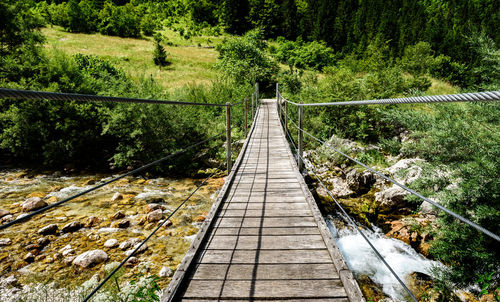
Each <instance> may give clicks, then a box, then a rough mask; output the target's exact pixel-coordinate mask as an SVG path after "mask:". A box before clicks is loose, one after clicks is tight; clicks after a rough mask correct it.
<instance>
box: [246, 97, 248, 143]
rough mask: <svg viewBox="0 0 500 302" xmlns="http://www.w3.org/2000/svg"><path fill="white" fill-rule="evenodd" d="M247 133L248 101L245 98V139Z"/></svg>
mask: <svg viewBox="0 0 500 302" xmlns="http://www.w3.org/2000/svg"><path fill="white" fill-rule="evenodd" d="M247 133H248V99H247V98H245V138H246V137H247Z"/></svg>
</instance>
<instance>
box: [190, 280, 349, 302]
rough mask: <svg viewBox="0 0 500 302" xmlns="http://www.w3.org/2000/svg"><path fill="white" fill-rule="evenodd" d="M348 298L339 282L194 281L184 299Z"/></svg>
mask: <svg viewBox="0 0 500 302" xmlns="http://www.w3.org/2000/svg"><path fill="white" fill-rule="evenodd" d="M248 297H252V298H255V299H268V298H275V299H276V298H279V299H284V298H336V297H346V292H345V290H344V288H343V287H342V282H340V281H339V280H272V281H260V280H255V281H231V280H229V281H204V280H191V281H190V282H189V286H188V288H187V290H186V292H185V293H184V298H211V299H220V298H225V299H239V298H248Z"/></svg>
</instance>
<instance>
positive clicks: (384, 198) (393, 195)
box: [375, 185, 408, 212]
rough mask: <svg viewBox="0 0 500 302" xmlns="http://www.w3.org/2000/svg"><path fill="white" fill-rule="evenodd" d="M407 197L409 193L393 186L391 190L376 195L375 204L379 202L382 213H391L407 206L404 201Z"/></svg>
mask: <svg viewBox="0 0 500 302" xmlns="http://www.w3.org/2000/svg"><path fill="white" fill-rule="evenodd" d="M406 195H408V192H407V191H405V190H404V189H402V188H400V187H399V186H396V185H393V186H392V187H390V188H389V189H386V190H384V191H381V192H377V193H375V202H377V204H378V208H379V210H380V211H381V212H390V211H392V210H394V209H400V208H403V207H405V206H406V205H407V204H406V201H405V200H404V197H405V196H406Z"/></svg>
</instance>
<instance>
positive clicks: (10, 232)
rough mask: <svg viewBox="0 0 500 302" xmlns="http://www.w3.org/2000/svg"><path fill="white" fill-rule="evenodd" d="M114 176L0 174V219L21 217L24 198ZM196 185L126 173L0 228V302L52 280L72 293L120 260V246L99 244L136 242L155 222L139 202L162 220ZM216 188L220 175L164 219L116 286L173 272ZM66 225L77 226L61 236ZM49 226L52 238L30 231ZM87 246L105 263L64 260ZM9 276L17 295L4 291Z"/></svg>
mask: <svg viewBox="0 0 500 302" xmlns="http://www.w3.org/2000/svg"><path fill="white" fill-rule="evenodd" d="M114 176H116V175H111V174H99V175H94V174H92V175H62V174H61V173H60V172H56V173H35V172H32V171H25V170H3V171H0V209H3V210H6V211H8V212H9V213H10V215H11V216H9V215H6V216H4V217H3V218H1V219H2V220H9V217H10V219H15V218H17V217H18V216H19V215H22V214H23V212H22V207H21V204H22V202H24V201H25V200H26V199H28V198H30V197H39V198H41V199H42V200H44V201H46V202H47V203H49V204H50V203H54V202H56V201H58V200H62V199H64V198H66V197H69V196H72V195H74V194H76V193H79V192H81V191H84V190H86V189H88V188H91V187H92V186H94V185H96V184H99V183H102V182H105V181H107V180H109V179H111V177H114ZM199 183H201V180H199V179H190V178H159V177H156V178H143V177H132V176H130V177H126V178H124V179H121V180H119V181H117V182H115V183H112V184H110V185H107V186H105V187H103V188H100V189H98V190H96V191H94V192H92V193H89V194H87V195H85V196H82V197H79V198H77V199H75V200H72V201H69V202H68V203H66V204H64V205H62V206H59V207H57V208H54V209H51V210H49V211H47V212H45V213H43V214H41V215H39V216H36V217H34V218H32V219H31V220H29V221H26V222H23V223H20V224H16V225H13V226H12V227H10V228H8V229H6V230H3V231H0V241H2V242H3V244H2V245H3V246H0V271H1V275H0V280H4V282H0V300H2V297H3V298H5V297H6V296H8V298H9V300H12V301H14V300H15V299H14V298H13V296H12V295H13V293H16V294H17V295H19V297H21V296H22V294H23V290H19V289H20V288H22V287H23V286H25V285H28V286H31V287H33V286H37V285H38V284H51V283H52V285H53V287H54V288H76V287H78V286H80V285H81V284H83V283H84V282H85V281H87V280H90V279H92V278H94V279H102V277H103V276H104V275H105V270H106V269H109V267H108V268H105V266H106V265H107V264H110V263H113V262H120V261H122V260H123V259H124V258H125V257H126V254H125V252H126V251H125V250H124V249H120V248H119V247H116V246H115V247H105V246H104V243H105V242H106V241H108V240H109V239H116V240H117V241H118V242H119V243H123V242H124V241H127V240H129V239H131V238H138V239H144V238H145V237H146V236H147V235H148V234H149V233H150V232H151V231H152V229H153V228H154V227H156V226H157V225H158V223H159V221H149V220H148V219H149V218H148V216H147V215H148V211H150V209H149V208H148V206H147V205H148V204H151V203H157V204H160V205H161V206H162V211H160V213H161V212H163V213H162V216H163V217H165V216H166V215H168V214H169V213H170V212H171V211H172V210H173V209H174V208H175V207H176V206H177V205H179V204H180V203H181V202H182V201H183V200H184V199H185V198H186V197H187V196H188V195H189V194H190V193H191V192H192V191H193V190H194V189H195V188H196V186H197V185H198V184H199ZM223 183H224V180H223V179H222V178H214V179H211V180H209V181H208V183H207V184H205V185H204V186H203V187H202V188H201V189H200V190H199V191H198V192H197V193H196V194H195V195H194V196H193V197H192V198H191V199H190V200H189V201H188V202H187V203H186V204H185V205H184V207H183V208H182V209H181V210H180V211H179V212H177V213H176V214H175V216H174V217H173V218H172V219H171V222H172V225H171V226H169V227H166V228H161V229H160V230H159V231H158V232H157V233H156V234H155V236H153V237H152V238H151V240H150V241H149V242H148V243H147V246H148V247H147V249H146V250H145V251H144V252H142V253H141V254H139V255H137V259H138V261H137V262H136V263H135V264H133V265H130V266H129V267H127V268H125V270H124V271H122V272H120V275H121V276H120V279H119V280H118V282H119V283H124V282H125V281H129V280H132V279H134V278H137V276H142V277H144V276H151V275H158V274H159V272H160V271H161V270H162V269H164V270H171V271H172V272H173V271H174V270H175V269H176V267H177V265H178V264H179V263H180V261H181V260H182V258H183V256H184V254H185V253H186V251H187V249H188V248H189V245H190V244H191V240H192V237H193V235H195V234H196V233H197V231H198V229H199V227H200V226H201V224H202V223H203V221H204V219H205V216H206V215H207V212H208V211H209V209H210V207H211V205H212V202H213V198H214V196H215V195H216V194H215V193H216V191H217V190H218V189H220V187H221V186H222V184H223ZM113 197H115V198H113ZM118 212H120V213H118ZM71 222H78V223H81V224H82V225H83V227H81V228H79V229H78V230H76V231H72V232H65V233H63V232H62V228H63V227H64V226H65V225H67V224H68V223H71ZM50 224H56V225H57V227H58V231H57V232H56V233H55V234H50V235H40V234H39V233H38V231H39V230H40V228H42V227H44V226H47V225H50ZM95 249H100V250H103V251H104V252H105V253H106V254H107V256H108V257H109V258H108V260H107V261H105V262H103V263H99V264H97V265H95V266H93V267H89V268H81V267H78V266H77V265H74V264H72V261H71V260H72V259H74V257H75V256H77V255H79V254H81V253H83V252H85V251H89V250H95ZM29 253H30V254H31V255H28V254H29ZM168 275H171V273H169V274H168ZM8 278H10V279H8ZM12 278H15V282H10V283H12V284H14V285H15V287H13V288H14V289H16V288H17V289H18V290H14V291H12V290H11V289H12V287H11V286H10V285H12V284H10V285H9V286H7V285H6V283H9V282H6V281H5V280H14V279H12ZM169 280H170V277H169V276H164V277H162V278H160V279H159V280H157V283H158V285H160V287H164V286H165V285H166V284H167V283H168V282H169ZM26 294H27V293H26ZM56 295H59V294H56ZM47 297H49V296H47ZM68 297H69V296H68ZM63 300H64V299H63ZM2 301H5V300H2ZM30 301H31V300H30Z"/></svg>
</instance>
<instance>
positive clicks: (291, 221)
mask: <svg viewBox="0 0 500 302" xmlns="http://www.w3.org/2000/svg"><path fill="white" fill-rule="evenodd" d="M214 225H216V226H217V227H244V228H251V227H263V228H266V227H309V226H316V221H314V218H313V217H286V218H284V217H270V218H267V217H263V218H254V217H247V218H243V217H239V218H237V217H233V218H224V219H221V218H217V220H216V221H215V224H214Z"/></svg>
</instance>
